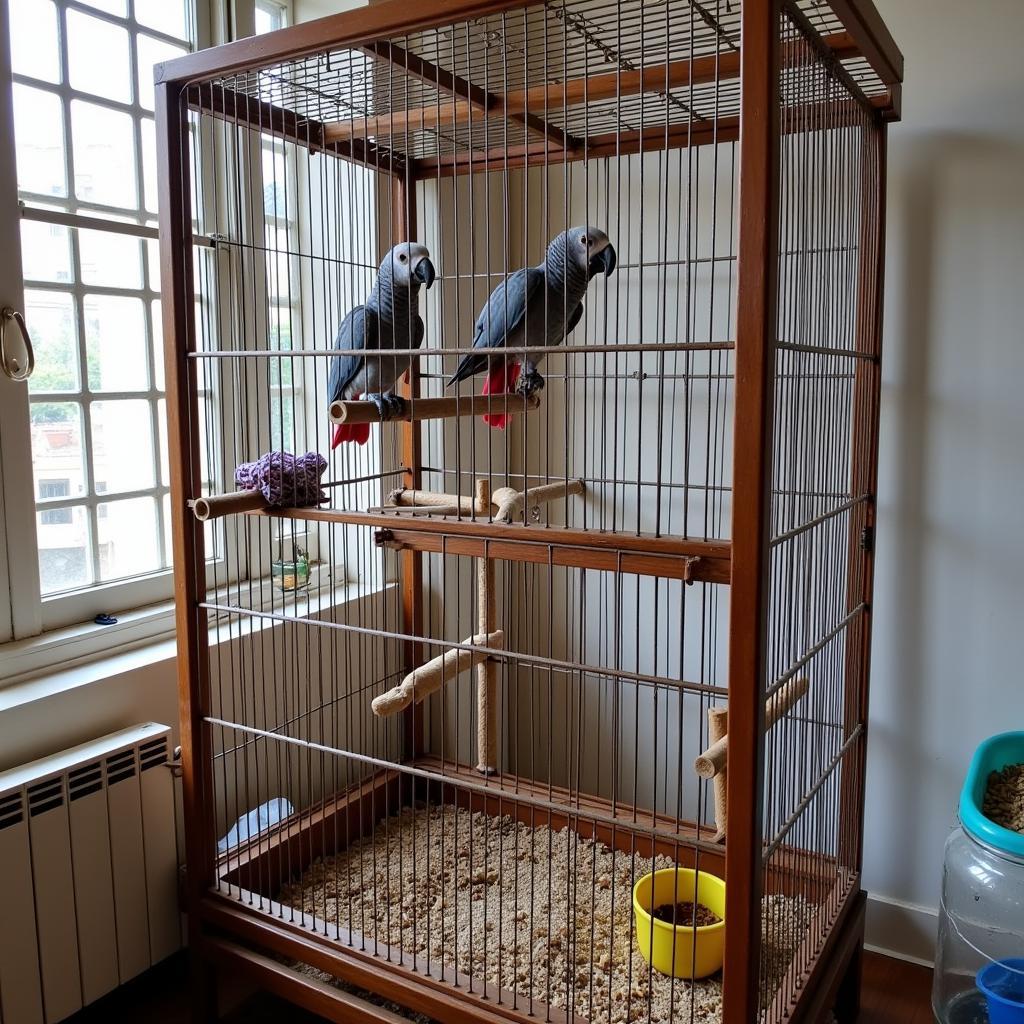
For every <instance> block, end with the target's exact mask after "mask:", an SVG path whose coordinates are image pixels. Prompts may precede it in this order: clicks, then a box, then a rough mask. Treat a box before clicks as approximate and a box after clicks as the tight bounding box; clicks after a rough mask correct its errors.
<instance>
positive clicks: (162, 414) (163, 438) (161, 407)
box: [156, 398, 171, 487]
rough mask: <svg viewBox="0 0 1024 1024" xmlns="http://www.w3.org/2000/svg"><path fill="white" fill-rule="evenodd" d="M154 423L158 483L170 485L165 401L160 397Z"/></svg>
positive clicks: (165, 485)
mask: <svg viewBox="0 0 1024 1024" xmlns="http://www.w3.org/2000/svg"><path fill="white" fill-rule="evenodd" d="M156 425H157V431H158V432H159V434H160V483H161V484H163V486H164V487H170V486H171V473H170V466H169V460H168V458H167V401H166V399H163V398H161V399H160V401H159V402H157V404H156Z"/></svg>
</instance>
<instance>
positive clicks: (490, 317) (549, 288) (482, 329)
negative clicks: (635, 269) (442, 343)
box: [448, 225, 615, 427]
mask: <svg viewBox="0 0 1024 1024" xmlns="http://www.w3.org/2000/svg"><path fill="white" fill-rule="evenodd" d="M614 269H615V249H614V248H613V247H612V243H611V242H610V241H609V240H608V236H607V235H606V234H605V233H604V232H603V231H601V230H600V229H598V228H593V227H589V226H587V225H583V226H582V227H577V228H570V229H569V230H568V231H563V232H562V233H561V234H560V235H558V236H557V237H556V238H554V239H553V240H552V242H551V244H550V245H549V246H548V251H547V254H546V255H545V257H544V262H543V263H541V264H540V266H538V267H526V268H524V269H523V270H517V271H516V272H515V273H514V274H511V275H509V277H508V278H506V280H505V281H503V282H502V283H501V284H499V285H498V287H497V288H495V289H494V291H493V292H491V297H490V298H489V299H488V300H487V305H486V306H484V308H483V309H482V310H481V311H480V315H479V316H478V317H477V320H476V334H475V336H474V338H473V348H474V349H500V348H504V347H505V346H506V345H508V346H509V347H511V348H517V347H520V346H532V345H559V344H561V342H562V339H563V338H565V337H566V336H567V335H568V334H569V333H570V332H571V331H572V329H573V328H574V327H575V326H576V325H577V324H578V323H579V322H580V319H581V318H582V316H583V296H584V295H585V294H586V292H587V285H588V284H589V283H590V280H591V278H593V277H595V276H596V275H597V274H598V273H600V272H601V271H604V274H605V277H607V276H608V275H609V274H611V272H612V271H613V270H614ZM527 318H529V319H528V320H527ZM542 358H543V356H542V355H541V354H538V353H533V354H531V355H529V356H527V357H525V358H524V357H523V356H519V355H516V356H510V357H509V360H508V361H506V360H505V359H496V358H492V357H489V356H487V355H485V354H484V353H483V352H479V353H477V352H470V353H468V354H467V355H465V356H463V358H462V361H461V362H460V363H459V365H458V368H457V369H456V371H455V373H454V374H453V376H452V378H451V380H449V381H448V385H449V387H450V386H451V385H452V384H455V383H456V382H457V381H460V380H465V379H466V378H467V377H472V376H473V374H475V373H479V372H480V371H481V370H484V369H489V372H488V376H487V380H486V382H485V383H484V386H483V389H482V391H481V393H482V394H485V395H490V394H505V393H507V392H508V391H509V390H510V389H511V388H515V390H516V391H518V392H520V393H522V394H531V393H532V392H534V391H537V390H538V389H540V388H542V387H544V378H543V377H541V375H540V374H539V373H538V372H537V363H539V362H540V360H541V359H542ZM521 363H522V364H523V367H524V369H525V372H524V373H523V376H522V379H521V380H520V379H519V372H520V364H521ZM517 381H518V383H517ZM484 421H485V422H486V423H489V424H490V425H491V426H492V427H504V426H505V424H506V423H507V422H508V417H507V416H506V415H504V414H501V413H492V414H489V415H486V416H484Z"/></svg>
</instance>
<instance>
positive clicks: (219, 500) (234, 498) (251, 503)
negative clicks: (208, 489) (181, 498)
mask: <svg viewBox="0 0 1024 1024" xmlns="http://www.w3.org/2000/svg"><path fill="white" fill-rule="evenodd" d="M189 505H191V506H192V511H193V512H194V513H195V517H196V519H198V520H199V521H200V522H201V523H205V522H207V521H208V520H210V519H219V518H220V517H221V516H227V515H231V514H232V513H233V512H254V511H256V510H257V509H261V508H266V507H267V499H266V498H264V497H263V495H262V494H261V493H260V492H259V491H232V492H231V493H229V494H211V495H210V496H209V497H208V498H196V499H195V500H194V501H190V502H189Z"/></svg>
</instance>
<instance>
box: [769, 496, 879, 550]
mask: <svg viewBox="0 0 1024 1024" xmlns="http://www.w3.org/2000/svg"><path fill="white" fill-rule="evenodd" d="M870 500H871V495H870V494H861V495H860V496H859V497H856V498H850V499H849V500H848V501H844V502H843V503H842V504H841V505H838V506H836V507H835V508H832V509H829V510H828V511H827V512H822V513H821V515H818V516H815V517H814V518H813V519H808V520H807V522H806V523H801V524H800V525H799V526H794V527H793V528H792V529H790V530H787V531H786V532H785V533H780V534H779V535H778V536H777V537H772V539H771V541H770V542H769V547H773V548H774V547H778V546H779V545H780V544H784V543H785V542H786V541H787V540H792V539H793V538H794V537H799V536H800V534H802V533H806V532H807V531H808V530H813V529H814V528H815V527H816V526H821V524H822V523H824V522H827V521H828V520H829V519H834V518H835V517H836V516H838V515H842V514H843V513H844V512H848V511H849V510H850V509H851V508H856V506H857V505H860V504H862V503H863V502H865V501H870Z"/></svg>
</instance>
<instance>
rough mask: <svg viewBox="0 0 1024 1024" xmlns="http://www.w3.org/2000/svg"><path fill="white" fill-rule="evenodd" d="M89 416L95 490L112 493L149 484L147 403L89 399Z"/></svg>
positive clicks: (151, 477) (150, 426) (150, 447)
mask: <svg viewBox="0 0 1024 1024" xmlns="http://www.w3.org/2000/svg"><path fill="white" fill-rule="evenodd" d="M91 417H92V448H93V452H92V459H93V466H94V467H95V468H94V472H95V477H96V482H95V487H96V493H97V494H116V493H118V492H121V491H141V490H142V489H143V488H145V487H152V486H153V485H154V483H155V482H156V481H155V480H154V472H153V422H152V417H151V413H150V406H149V402H146V401H144V400H142V399H125V400H123V401H103V402H93V404H92V409H91Z"/></svg>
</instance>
